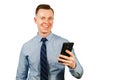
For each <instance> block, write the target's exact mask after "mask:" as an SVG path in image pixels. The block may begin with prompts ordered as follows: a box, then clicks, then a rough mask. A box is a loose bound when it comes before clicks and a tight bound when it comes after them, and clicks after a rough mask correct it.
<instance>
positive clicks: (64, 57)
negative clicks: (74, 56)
mask: <svg viewBox="0 0 120 80" xmlns="http://www.w3.org/2000/svg"><path fill="white" fill-rule="evenodd" d="M59 57H60V58H62V59H65V60H69V58H70V57H68V56H65V55H60V56H59Z"/></svg>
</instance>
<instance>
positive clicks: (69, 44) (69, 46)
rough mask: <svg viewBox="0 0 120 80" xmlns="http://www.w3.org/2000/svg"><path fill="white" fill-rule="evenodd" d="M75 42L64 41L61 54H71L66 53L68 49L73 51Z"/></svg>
mask: <svg viewBox="0 0 120 80" xmlns="http://www.w3.org/2000/svg"><path fill="white" fill-rule="evenodd" d="M73 45H74V43H73V42H65V43H63V46H62V50H61V54H62V55H65V56H68V57H69V56H70V55H69V54H68V53H66V52H65V51H66V50H69V51H72V48H73Z"/></svg>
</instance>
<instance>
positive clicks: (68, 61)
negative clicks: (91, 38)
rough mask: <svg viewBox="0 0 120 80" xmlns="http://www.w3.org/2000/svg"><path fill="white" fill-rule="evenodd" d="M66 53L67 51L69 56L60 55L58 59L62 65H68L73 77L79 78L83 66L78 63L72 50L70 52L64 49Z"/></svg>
mask: <svg viewBox="0 0 120 80" xmlns="http://www.w3.org/2000/svg"><path fill="white" fill-rule="evenodd" d="M66 53H68V54H69V55H70V57H68V56H64V55H60V56H59V58H58V60H59V61H60V62H62V64H63V65H65V66H68V67H69V70H70V72H71V74H72V75H73V76H74V77H76V78H81V77H82V74H83V68H82V66H81V65H80V63H79V61H78V60H77V58H76V57H75V54H73V53H74V52H70V51H68V50H66Z"/></svg>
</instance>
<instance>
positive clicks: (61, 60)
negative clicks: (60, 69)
mask: <svg viewBox="0 0 120 80" xmlns="http://www.w3.org/2000/svg"><path fill="white" fill-rule="evenodd" d="M58 61H60V62H62V63H69V61H68V60H65V59H63V58H60V57H59V58H58Z"/></svg>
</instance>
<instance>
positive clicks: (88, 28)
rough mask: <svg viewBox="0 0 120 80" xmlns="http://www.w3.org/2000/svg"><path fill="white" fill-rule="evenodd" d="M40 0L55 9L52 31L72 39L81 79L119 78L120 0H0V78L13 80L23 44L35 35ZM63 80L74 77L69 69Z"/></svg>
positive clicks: (118, 79)
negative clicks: (36, 11)
mask: <svg viewBox="0 0 120 80" xmlns="http://www.w3.org/2000/svg"><path fill="white" fill-rule="evenodd" d="M39 3H48V4H50V5H51V6H52V7H53V9H54V11H55V21H54V27H53V29H52V31H53V33H56V34H58V35H60V36H62V37H65V38H67V39H68V40H69V41H73V42H75V45H74V48H75V52H76V56H77V58H78V59H79V61H80V63H81V65H82V66H83V68H84V75H83V76H82V78H81V80H120V55H119V54H120V2H119V0H64V1H63V0H0V80H15V76H16V70H17V66H18V59H19V53H20V50H21V47H22V45H23V44H24V43H25V42H26V41H28V40H29V39H31V38H32V37H33V36H35V35H36V34H37V27H36V24H35V23H34V20H33V18H34V12H35V8H36V6H37V5H38V4H39ZM65 76H66V77H65V78H66V80H76V79H75V78H73V77H72V76H71V74H70V73H69V71H68V69H66V73H65Z"/></svg>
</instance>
